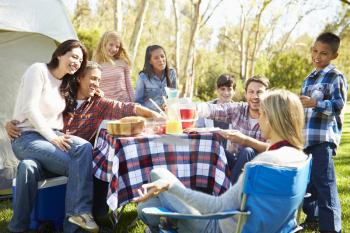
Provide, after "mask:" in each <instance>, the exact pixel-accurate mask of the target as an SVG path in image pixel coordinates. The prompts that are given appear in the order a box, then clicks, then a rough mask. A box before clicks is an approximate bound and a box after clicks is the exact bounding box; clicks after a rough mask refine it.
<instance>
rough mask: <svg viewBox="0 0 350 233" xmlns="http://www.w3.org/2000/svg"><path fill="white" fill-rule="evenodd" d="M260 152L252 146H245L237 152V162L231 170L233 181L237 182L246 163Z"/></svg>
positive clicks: (233, 182)
mask: <svg viewBox="0 0 350 233" xmlns="http://www.w3.org/2000/svg"><path fill="white" fill-rule="evenodd" d="M257 155H258V152H257V151H256V150H254V149H253V148H250V147H244V148H242V149H240V150H239V151H238V153H237V154H236V158H237V159H236V162H235V165H234V166H233V168H232V170H231V183H232V184H235V183H236V182H237V180H238V177H239V176H240V175H241V173H242V171H243V168H244V165H245V164H246V163H248V162H249V161H251V160H252V159H254V158H255V157H256V156H257Z"/></svg>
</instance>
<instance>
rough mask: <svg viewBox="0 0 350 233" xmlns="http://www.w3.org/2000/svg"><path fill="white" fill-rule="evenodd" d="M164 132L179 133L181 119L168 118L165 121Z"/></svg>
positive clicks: (180, 131) (180, 130)
mask: <svg viewBox="0 0 350 233" xmlns="http://www.w3.org/2000/svg"><path fill="white" fill-rule="evenodd" d="M166 133H167V134H181V133H182V125H181V121H176V120H168V121H167V122H166Z"/></svg>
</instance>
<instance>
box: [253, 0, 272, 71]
mask: <svg viewBox="0 0 350 233" xmlns="http://www.w3.org/2000/svg"><path fill="white" fill-rule="evenodd" d="M270 3H271V0H268V1H264V3H263V6H262V8H261V9H260V11H259V13H258V16H257V17H256V22H255V24H254V27H255V28H254V29H255V34H254V40H253V50H252V52H251V62H250V67H249V71H248V75H249V76H248V77H251V76H252V75H253V73H254V66H255V59H256V54H257V48H258V47H259V46H258V43H259V36H260V21H261V15H262V13H263V12H264V11H265V9H266V7H267V6H268V5H269V4H270Z"/></svg>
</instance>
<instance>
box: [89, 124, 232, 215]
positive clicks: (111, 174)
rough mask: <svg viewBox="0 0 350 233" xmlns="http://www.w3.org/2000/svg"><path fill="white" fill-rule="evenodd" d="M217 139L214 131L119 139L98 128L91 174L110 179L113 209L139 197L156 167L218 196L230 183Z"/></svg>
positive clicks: (196, 187) (110, 196) (219, 137)
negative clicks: (142, 186)
mask: <svg viewBox="0 0 350 233" xmlns="http://www.w3.org/2000/svg"><path fill="white" fill-rule="evenodd" d="M220 140H221V136H220V135H218V134H215V133H214V134H213V133H204V134H190V135H185V134H184V135H181V136H167V135H160V136H159V135H151V136H145V135H141V136H138V137H122V138H118V137H113V136H112V135H109V134H108V133H107V131H106V130H105V129H101V131H100V132H99V135H98V138H97V140H96V144H95V149H94V158H93V167H94V168H93V169H94V175H95V177H97V178H98V179H101V180H103V181H107V182H109V191H108V198H107V203H108V205H109V206H110V208H111V209H112V210H113V211H114V210H116V209H117V208H118V207H119V206H122V205H124V204H126V203H128V202H130V201H131V200H132V199H133V198H134V197H137V196H138V193H137V189H138V188H140V187H141V185H142V184H144V183H147V182H148V181H149V174H150V171H151V170H152V169H153V168H155V167H164V168H167V169H168V170H170V171H171V172H172V173H173V174H174V175H175V176H177V177H178V178H179V179H180V180H181V182H182V183H183V184H184V185H185V186H186V187H189V188H191V189H196V190H201V191H204V192H207V193H210V194H213V195H219V194H221V193H223V192H225V191H226V190H227V189H228V188H229V186H230V181H229V173H230V171H229V168H228V165H227V160H226V156H225V151H224V148H223V147H222V146H221V145H220Z"/></svg>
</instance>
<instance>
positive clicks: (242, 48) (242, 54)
mask: <svg viewBox="0 0 350 233" xmlns="http://www.w3.org/2000/svg"><path fill="white" fill-rule="evenodd" d="M241 11H242V13H241V18H240V35H239V45H240V51H239V59H240V63H239V64H240V69H239V75H240V77H241V80H243V81H245V73H244V70H245V62H244V61H245V46H244V40H245V33H244V31H245V15H244V10H243V5H241Z"/></svg>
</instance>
